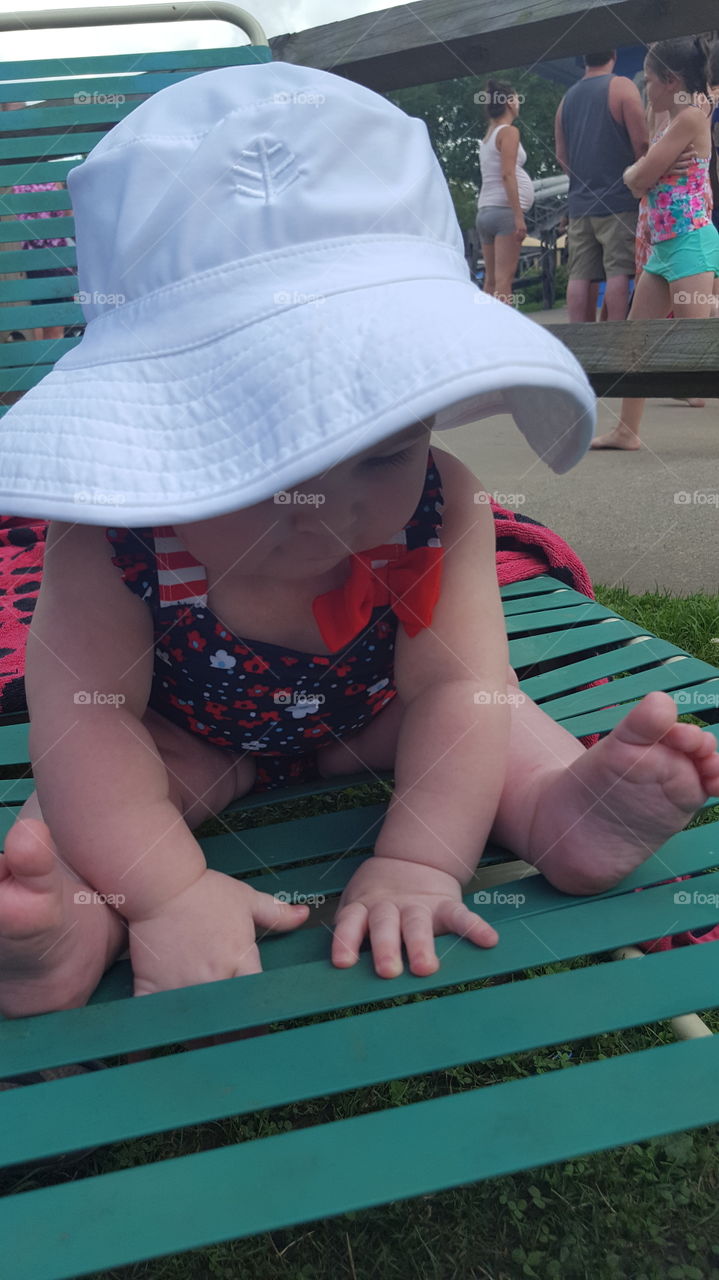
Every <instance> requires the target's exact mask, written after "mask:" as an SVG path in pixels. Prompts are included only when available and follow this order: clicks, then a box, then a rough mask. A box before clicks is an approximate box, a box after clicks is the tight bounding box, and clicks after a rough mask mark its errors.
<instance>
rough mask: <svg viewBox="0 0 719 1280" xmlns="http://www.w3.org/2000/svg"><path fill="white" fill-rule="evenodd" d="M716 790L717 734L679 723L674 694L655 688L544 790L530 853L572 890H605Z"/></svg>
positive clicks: (545, 871)
mask: <svg viewBox="0 0 719 1280" xmlns="http://www.w3.org/2000/svg"><path fill="white" fill-rule="evenodd" d="M717 794H719V754H718V753H717V743H716V739H715V738H714V735H713V734H711V733H707V732H705V731H704V730H703V729H700V728H699V726H698V725H693V724H679V723H677V712H676V707H675V705H674V702H673V700H672V699H671V698H670V697H669V695H668V694H666V693H660V692H655V693H649V694H647V696H646V697H645V698H643V699H642V701H641V702H640V703H638V705H637V706H636V707H633V708H632V710H631V711H630V712H629V714H628V715H626V716H625V717H624V719H623V720H622V721H621V722H620V723H619V724H618V725H617V726H616V728H614V729H613V730H612V732H611V733H610V734H608V735H607V737H606V738H603V739H602V741H601V742H597V743H596V744H595V745H594V746H593V747H591V748H590V749H589V751H586V752H585V753H584V755H583V756H579V757H578V758H577V759H576V760H575V761H574V763H573V764H572V765H571V766H570V767H569V768H566V769H562V770H561V772H559V773H558V774H557V775H556V777H555V780H554V782H553V783H551V784H550V786H549V787H548V788H547V789H546V790H545V792H544V793H543V795H542V796H541V797H540V798H539V800H538V802H537V815H536V817H535V820H534V823H533V827H532V835H531V853H530V854H528V855H527V857H528V860H529V861H531V862H533V863H534V865H535V866H537V867H538V868H539V870H540V871H541V872H542V874H543V875H545V876H546V877H547V879H548V880H550V881H551V882H552V884H554V885H556V887H557V888H558V889H562V890H563V891H564V892H565V893H576V894H580V893H600V892H602V891H603V890H605V889H609V888H611V887H612V885H615V884H617V882H618V881H619V880H623V879H624V877H625V876H627V875H629V872H630V871H632V870H633V869H634V867H636V866H638V865H639V863H641V862H644V861H645V860H646V859H647V858H648V857H649V856H650V855H651V854H652V853H654V851H655V850H656V849H658V848H659V846H660V845H662V844H664V841H665V840H668V839H669V837H670V836H672V835H674V834H675V832H677V831H681V829H682V828H683V827H685V826H686V824H687V822H689V821H690V819H691V818H692V817H693V815H694V813H695V812H696V811H697V809H699V808H701V806H702V805H703V803H704V801H705V800H706V799H707V798H708V797H709V796H715V795H717Z"/></svg>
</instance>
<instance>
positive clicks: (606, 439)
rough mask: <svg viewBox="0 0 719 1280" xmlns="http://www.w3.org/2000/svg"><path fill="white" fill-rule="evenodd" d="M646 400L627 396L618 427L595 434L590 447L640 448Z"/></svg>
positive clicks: (623, 402) (623, 403) (623, 401)
mask: <svg viewBox="0 0 719 1280" xmlns="http://www.w3.org/2000/svg"><path fill="white" fill-rule="evenodd" d="M646 403H647V402H646V400H640V399H636V398H635V397H631V398H630V397H628V396H625V397H624V399H623V400H622V408H621V414H620V417H619V421H618V422H617V425H616V427H613V428H612V430H611V431H608V432H607V434H606V435H603V436H595V438H594V440H592V443H591V445H590V446H589V447H590V449H628V450H632V449H640V448H641V443H640V440H639V428H640V426H641V421H642V416H643V414H644V406H645V404H646Z"/></svg>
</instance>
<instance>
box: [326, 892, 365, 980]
mask: <svg viewBox="0 0 719 1280" xmlns="http://www.w3.org/2000/svg"><path fill="white" fill-rule="evenodd" d="M366 932H367V908H366V907H363V906H362V903H361V902H351V903H350V904H349V906H347V907H340V909H339V911H338V912H337V916H336V920H335V931H334V935H333V938H332V963H333V964H334V965H336V966H337V968H338V969H349V968H350V966H351V965H353V964H356V963H357V961H358V959H359V949H360V947H361V946H362V943H363V942H364V936H365V934H366Z"/></svg>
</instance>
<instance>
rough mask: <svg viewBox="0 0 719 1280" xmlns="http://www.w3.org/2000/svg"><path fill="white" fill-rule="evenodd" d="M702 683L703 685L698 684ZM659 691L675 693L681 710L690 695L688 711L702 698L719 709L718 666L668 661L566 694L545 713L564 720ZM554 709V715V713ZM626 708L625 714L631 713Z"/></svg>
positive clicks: (546, 705) (546, 704) (545, 708)
mask: <svg viewBox="0 0 719 1280" xmlns="http://www.w3.org/2000/svg"><path fill="white" fill-rule="evenodd" d="M697 682H700V683H697ZM655 689H663V690H664V691H665V692H667V693H671V694H672V696H673V697H674V698H675V699H676V701H677V707H678V708H679V709H681V706H682V701H683V698H684V696H686V701H687V710H689V704H690V703H691V705H699V702H700V700H701V698H702V697H707V698H710V697H712V696H714V697H715V698H716V702H715V710H716V709H719V692H717V691H719V679H717V673H716V668H715V667H710V666H709V664H708V663H706V662H697V661H696V660H695V659H694V658H687V659H683V660H682V661H679V662H666V663H662V664H661V665H659V666H656V667H651V668H650V669H649V670H648V671H640V672H637V673H635V674H634V675H631V676H625V677H624V678H623V679H620V680H611V681H610V682H609V684H603V685H598V686H595V688H593V689H577V690H575V691H574V692H572V693H569V694H565V696H564V697H563V698H552V699H551V701H549V702H544V703H543V704H542V710H543V711H546V712H547V714H548V715H549V714H551V716H552V719H553V720H564V719H565V718H566V717H569V716H576V715H582V714H584V713H585V712H589V711H595V710H598V709H600V708H604V707H606V706H612V705H615V704H619V705H621V704H622V703H627V702H638V701H639V699H640V698H643V697H644V695H645V694H646V693H651V692H652V691H653V690H655ZM550 707H551V712H550ZM627 711H628V707H627V706H624V708H623V713H624V715H626V714H627Z"/></svg>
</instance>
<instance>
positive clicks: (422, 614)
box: [312, 543, 443, 653]
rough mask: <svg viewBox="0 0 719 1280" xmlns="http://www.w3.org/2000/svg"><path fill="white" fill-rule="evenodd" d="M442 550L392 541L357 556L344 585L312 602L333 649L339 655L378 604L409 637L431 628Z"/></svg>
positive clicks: (331, 650) (323, 637)
mask: <svg viewBox="0 0 719 1280" xmlns="http://www.w3.org/2000/svg"><path fill="white" fill-rule="evenodd" d="M442 550H443V549H442V547H415V549H414V550H413V551H408V550H407V548H406V547H405V546H403V545H401V544H399V543H393V544H388V545H386V546H380V547H373V548H372V550H371V551H361V552H359V554H357V555H353V556H352V557H351V558H350V572H349V575H348V576H347V578H346V579H345V581H344V582H343V583H342V586H341V587H336V588H335V589H334V590H333V591H325V592H324V594H323V595H321V596H316V597H315V599H314V600H313V601H312V612H313V613H314V615H315V618H316V619H317V623H318V625H319V628H320V632H321V634H322V639H323V640H324V642H325V644H326V645H327V647H328V649H329V650H330V652H331V653H337V652H338V651H339V650H340V649H343V648H344V647H345V645H347V644H349V643H350V641H351V640H353V639H354V638H355V636H357V635H359V633H360V631H362V630H363V628H364V627H366V626H367V623H368V622H369V620H370V618H371V616H372V610H373V609H376V608H377V606H378V605H386V606H387V607H388V608H390V609H391V610H392V611H393V612H394V613H395V614H396V616H397V617H398V618H399V620H400V622H402V624H403V626H404V629H405V631H406V632H407V635H409V636H414V635H416V634H417V632H418V631H421V630H422V629H423V628H424V627H428V626H429V624H430V622H431V621H432V613H433V611H434V606H435V605H436V603H437V600H438V599H439V590H440V580H441V576H442Z"/></svg>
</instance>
